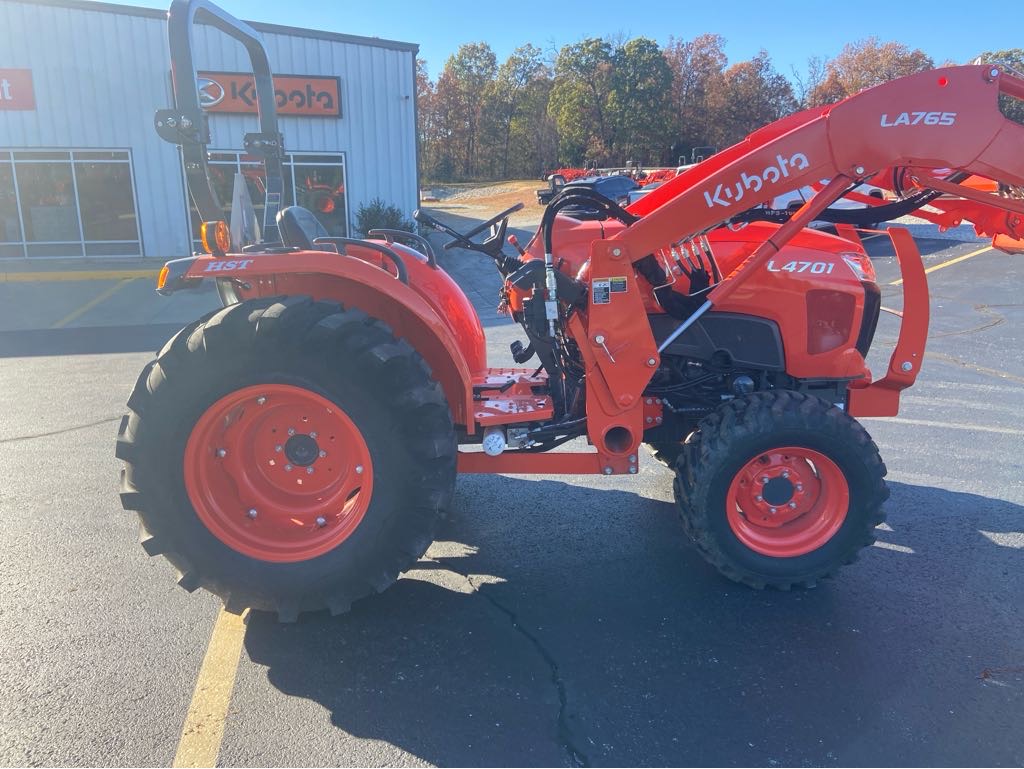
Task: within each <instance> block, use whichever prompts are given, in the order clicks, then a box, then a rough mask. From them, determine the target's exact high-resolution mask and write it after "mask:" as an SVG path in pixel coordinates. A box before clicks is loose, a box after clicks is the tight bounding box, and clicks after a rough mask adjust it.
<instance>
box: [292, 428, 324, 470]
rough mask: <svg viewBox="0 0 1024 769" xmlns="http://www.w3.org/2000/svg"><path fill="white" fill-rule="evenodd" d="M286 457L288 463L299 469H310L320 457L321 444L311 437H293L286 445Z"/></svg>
mask: <svg viewBox="0 0 1024 769" xmlns="http://www.w3.org/2000/svg"><path fill="white" fill-rule="evenodd" d="M284 455H285V456H286V457H288V461H289V462H291V463H292V464H293V465H298V466H299V467H308V466H309V465H311V464H313V463H314V462H316V460H317V458H318V457H319V456H320V444H318V443H317V442H316V439H315V438H313V437H312V436H310V435H306V434H305V433H303V434H302V435H293V436H292V437H291V438H289V439H288V442H287V443H285V444H284Z"/></svg>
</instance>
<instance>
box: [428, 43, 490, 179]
mask: <svg viewBox="0 0 1024 769" xmlns="http://www.w3.org/2000/svg"><path fill="white" fill-rule="evenodd" d="M496 73H497V59H496V57H495V56H494V51H492V50H491V47H490V46H489V45H488V44H487V43H465V44H463V45H460V46H459V50H458V51H456V52H455V53H454V54H453V55H452V56H450V57H449V58H448V61H447V62H446V63H445V65H444V71H443V72H442V73H441V77H440V78H438V84H437V87H438V91H440V90H441V88H442V83H443V84H444V90H445V94H444V95H445V98H446V99H447V100H448V104H447V106H448V107H449V108H450V109H451V110H452V111H453V112H454V114H453V116H452V117H453V119H454V120H455V121H456V122H457V124H458V125H453V126H452V128H453V136H452V138H453V139H455V138H458V142H457V146H458V156H459V158H460V160H461V162H462V173H463V175H464V176H465V177H466V178H472V177H473V176H474V174H475V172H476V166H477V160H478V158H477V154H478V153H477V144H478V141H479V138H480V123H481V116H482V114H483V107H484V95H485V92H486V90H487V88H488V87H489V85H490V83H491V81H492V80H494V76H495V74H496Z"/></svg>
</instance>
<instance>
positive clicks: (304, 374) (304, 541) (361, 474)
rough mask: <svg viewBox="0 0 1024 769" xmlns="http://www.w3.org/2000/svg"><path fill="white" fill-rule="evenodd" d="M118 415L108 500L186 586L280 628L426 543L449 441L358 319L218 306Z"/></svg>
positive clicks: (423, 380)
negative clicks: (118, 470)
mask: <svg viewBox="0 0 1024 769" xmlns="http://www.w3.org/2000/svg"><path fill="white" fill-rule="evenodd" d="M128 406H129V409H130V410H129V412H128V414H126V415H125V417H124V418H123V420H122V422H121V428H120V433H119V436H118V440H117V455H118V457H120V458H121V459H122V460H124V462H125V469H124V471H123V473H122V494H121V498H122V502H123V504H124V506H125V508H127V509H131V510H136V511H137V512H138V514H139V518H140V519H141V523H142V539H143V547H144V548H145V550H146V552H147V553H149V554H150V555H158V554H162V555H164V556H165V557H166V558H167V559H168V560H169V561H170V562H171V563H172V564H173V565H174V566H175V567H176V568H177V569H178V572H179V574H180V577H179V584H181V585H182V587H185V588H186V589H188V590H190V591H191V590H195V589H196V588H197V587H203V588H206V589H207V590H209V591H211V592H213V593H215V594H217V595H218V596H220V597H221V599H222V600H223V601H224V605H225V607H226V608H227V609H228V610H229V611H232V612H236V613H238V612H241V611H242V610H244V609H246V608H249V607H251V608H255V609H260V610H266V611H274V612H277V614H278V616H279V618H280V619H281V620H284V621H291V620H294V619H295V618H296V617H297V616H298V614H299V613H300V612H303V611H315V610H320V609H329V610H330V611H331V612H332V613H335V614H337V613H341V612H344V611H346V610H347V609H348V608H349V606H350V604H351V603H352V601H354V600H356V599H358V598H361V597H363V596H365V595H367V594H370V593H372V592H375V591H376V592H380V591H382V590H384V589H385V588H386V587H388V586H389V585H390V584H391V583H393V582H394V581H395V580H396V579H397V578H398V575H399V573H400V572H401V571H403V570H405V569H407V568H409V566H411V565H412V564H413V563H414V562H415V561H416V560H417V559H418V558H419V557H420V556H421V555H422V554H423V553H424V552H425V551H426V549H427V547H428V546H429V545H430V543H431V541H432V540H433V533H434V528H435V525H436V523H437V521H438V519H439V518H440V517H441V516H442V515H443V514H444V512H445V510H446V509H447V507H448V505H449V504H450V501H451V498H452V494H453V492H454V485H455V461H456V439H455V432H454V428H453V426H452V419H451V413H450V411H449V409H448V405H447V402H446V401H445V399H444V395H443V393H442V391H441V389H440V387H439V386H438V385H437V383H435V382H434V381H433V380H432V379H431V377H430V373H429V370H428V368H427V366H426V365H425V364H424V362H423V360H422V359H421V358H420V356H419V355H418V354H417V353H416V352H415V350H413V349H412V348H411V347H410V346H409V345H408V344H407V343H406V342H404V341H400V340H397V339H395V337H394V336H393V335H392V333H391V331H390V330H389V329H388V327H387V326H386V325H384V324H383V323H382V322H380V321H379V320H375V319H373V318H371V317H369V316H367V315H366V314H364V313H362V312H360V311H358V310H344V309H342V307H341V306H340V305H337V304H334V303H331V302H314V301H312V300H311V299H309V298H308V297H287V298H279V299H259V300H251V301H246V302H241V303H238V304H233V305H231V306H229V307H226V308H224V309H221V310H218V311H216V312H215V313H212V314H211V315H209V316H207V317H206V318H204V319H202V320H200V321H197V322H196V323H193V324H192V325H190V326H188V327H186V328H185V329H183V330H182V331H181V332H179V333H178V334H177V335H176V336H175V337H174V338H173V339H171V340H170V341H169V342H168V343H167V344H166V345H165V346H164V348H163V350H161V351H160V353H159V354H158V355H157V357H156V359H155V360H154V361H152V362H151V363H150V364H149V365H147V366H146V368H145V370H144V371H143V372H142V375H141V376H140V377H139V381H138V383H137V384H136V386H135V390H134V391H133V392H132V395H131V397H130V398H129V401H128Z"/></svg>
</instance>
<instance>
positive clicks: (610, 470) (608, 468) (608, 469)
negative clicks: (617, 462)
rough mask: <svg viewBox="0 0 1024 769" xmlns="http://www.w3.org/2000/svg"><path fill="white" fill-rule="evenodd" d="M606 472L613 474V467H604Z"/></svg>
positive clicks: (606, 473)
mask: <svg viewBox="0 0 1024 769" xmlns="http://www.w3.org/2000/svg"><path fill="white" fill-rule="evenodd" d="M604 474H605V475H611V474H612V469H611V468H610V467H606V468H605V469H604Z"/></svg>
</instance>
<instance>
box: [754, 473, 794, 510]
mask: <svg viewBox="0 0 1024 769" xmlns="http://www.w3.org/2000/svg"><path fill="white" fill-rule="evenodd" d="M761 495H762V496H763V497H764V501H765V502H767V503H768V504H769V505H784V504H786V503H787V502H789V501H790V500H791V499H792V498H793V484H792V483H790V482H789V479H787V478H782V477H779V478H770V479H769V480H768V483H766V484H765V485H764V490H763V491H762V492H761Z"/></svg>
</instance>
